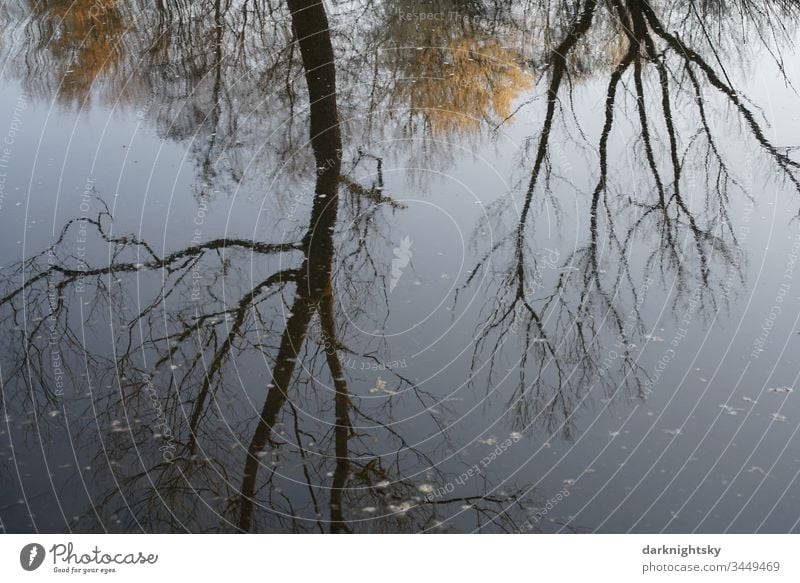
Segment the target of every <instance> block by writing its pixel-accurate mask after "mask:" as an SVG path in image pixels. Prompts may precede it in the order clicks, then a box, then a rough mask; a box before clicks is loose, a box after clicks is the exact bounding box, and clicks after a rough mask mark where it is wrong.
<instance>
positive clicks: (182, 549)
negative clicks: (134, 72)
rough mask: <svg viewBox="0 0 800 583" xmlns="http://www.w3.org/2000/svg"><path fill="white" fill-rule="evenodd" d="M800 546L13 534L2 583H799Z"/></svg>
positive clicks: (673, 540)
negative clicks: (258, 582) (582, 580)
mask: <svg viewBox="0 0 800 583" xmlns="http://www.w3.org/2000/svg"><path fill="white" fill-rule="evenodd" d="M797 545H798V539H797V538H796V537H795V536H793V535H638V534H637V535H585V536H581V535H519V536H509V535H480V536H477V535H447V536H409V535H378V536H375V535H372V536H367V535H362V536H322V535H304V536H299V535H4V536H2V537H0V575H1V576H2V581H14V582H16V581H49V580H70V581H84V580H88V581H101V580H102V581H114V582H120V583H121V582H123V581H136V582H139V583H141V581H146V580H148V579H153V580H155V581H169V580H170V578H173V577H174V578H181V577H197V578H198V579H200V580H202V581H214V580H219V579H222V578H231V577H238V576H242V577H244V576H252V575H257V576H259V578H264V579H265V580H270V579H274V578H279V579H280V580H282V581H286V580H297V581H315V580H323V581H325V582H326V583H338V582H346V581H348V582H349V581H367V580H370V581H371V580H374V581H380V582H382V583H383V582H394V581H397V582H400V581H403V582H407V581H408V580H409V578H417V579H421V580H424V581H432V580H434V579H433V578H434V577H435V578H436V579H439V580H449V581H457V582H459V583H460V582H470V581H476V582H477V581H481V582H483V581H490V580H491V581H504V580H511V579H512V578H513V580H522V581H525V580H529V581H534V580H541V579H542V577H545V578H546V579H545V580H551V579H550V578H553V579H552V580H558V581H575V580H576V578H578V577H586V578H592V580H600V581H648V580H654V581H679V580H680V581H685V580H687V578H688V579H694V580H708V581H720V582H723V581H724V582H728V581H753V580H762V581H800V570H799V569H798V564H799V563H800V559H798V557H797V555H798V551H797Z"/></svg>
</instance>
